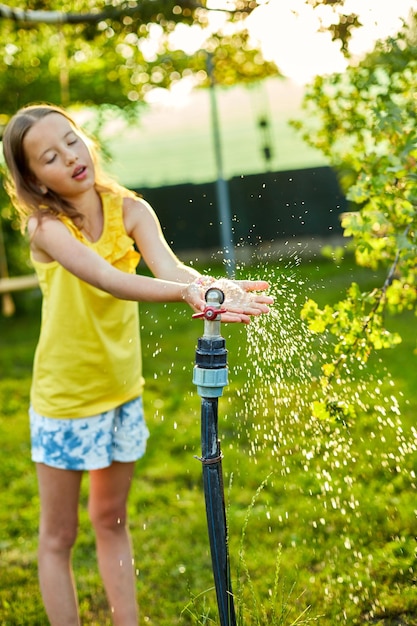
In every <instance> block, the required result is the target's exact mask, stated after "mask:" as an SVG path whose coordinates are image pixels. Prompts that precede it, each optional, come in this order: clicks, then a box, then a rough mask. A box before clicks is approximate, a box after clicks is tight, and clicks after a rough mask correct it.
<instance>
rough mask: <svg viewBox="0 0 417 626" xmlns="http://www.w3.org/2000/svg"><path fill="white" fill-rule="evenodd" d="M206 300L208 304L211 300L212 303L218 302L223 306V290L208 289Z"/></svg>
mask: <svg viewBox="0 0 417 626" xmlns="http://www.w3.org/2000/svg"><path fill="white" fill-rule="evenodd" d="M205 298H206V302H208V301H209V300H211V302H218V303H219V304H223V302H224V293H223V291H222V290H221V289H218V288H217V287H210V289H207V291H206V295H205Z"/></svg>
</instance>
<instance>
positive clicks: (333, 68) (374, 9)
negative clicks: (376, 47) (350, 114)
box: [247, 0, 417, 84]
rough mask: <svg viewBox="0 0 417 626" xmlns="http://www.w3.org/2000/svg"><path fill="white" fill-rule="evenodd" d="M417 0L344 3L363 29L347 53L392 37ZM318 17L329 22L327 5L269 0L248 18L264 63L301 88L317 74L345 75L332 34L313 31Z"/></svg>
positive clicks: (343, 63) (351, 1)
mask: <svg viewBox="0 0 417 626" xmlns="http://www.w3.org/2000/svg"><path fill="white" fill-rule="evenodd" d="M411 8H414V9H416V10H417V0H346V1H345V5H344V9H345V11H346V12H347V13H356V14H357V15H359V19H360V22H361V23H362V24H363V26H362V27H361V28H359V29H357V30H356V31H355V32H354V35H353V37H352V40H351V43H350V51H351V52H352V53H353V54H355V55H361V54H363V53H364V52H366V51H368V50H370V49H371V48H372V46H373V43H374V42H375V41H376V40H377V39H380V38H386V37H388V36H389V35H395V33H396V32H398V30H399V29H400V28H401V18H406V17H407V16H408V13H409V11H410V9H411ZM319 18H321V20H322V22H323V24H324V25H326V24H328V23H329V19H331V9H330V7H327V6H325V5H323V6H321V7H319V8H318V9H315V10H314V9H312V7H311V6H308V5H307V4H306V1H305V0H269V1H267V0H266V1H265V2H264V4H263V5H262V6H260V7H259V8H257V9H255V11H254V12H253V13H252V15H251V16H250V17H249V18H248V19H247V26H248V28H249V31H250V32H251V34H252V36H253V37H254V38H255V39H257V40H258V41H259V42H260V44H261V48H262V51H263V54H264V57H265V58H266V59H267V60H273V61H275V63H276V64H277V65H278V67H279V68H280V70H281V71H282V72H283V73H284V74H286V75H287V76H288V77H289V78H291V79H293V80H294V81H296V82H298V83H300V84H304V83H306V82H308V81H310V80H311V79H312V78H313V77H314V76H315V75H317V74H322V73H323V74H326V73H332V72H338V71H343V69H344V68H345V67H346V61H345V59H344V57H343V55H342V53H341V52H340V46H339V44H338V43H336V42H332V40H331V36H330V33H328V32H317V31H318V28H319V26H320V22H319Z"/></svg>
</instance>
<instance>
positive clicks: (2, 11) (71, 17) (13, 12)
mask: <svg viewBox="0 0 417 626" xmlns="http://www.w3.org/2000/svg"><path fill="white" fill-rule="evenodd" d="M178 4H179V5H184V6H185V7H187V8H192V9H205V10H207V11H214V10H216V11H225V12H226V13H230V14H233V13H238V12H241V11H238V10H232V9H210V8H208V7H206V6H205V5H203V4H201V3H200V2H195V1H193V0H186V1H182V2H181V0H179V2H178ZM247 4H248V6H247V8H246V9H245V12H247V13H250V12H251V11H253V9H254V8H255V7H256V6H257V2H255V3H249V2H248V3H247ZM252 5H254V6H252ZM139 7H140V3H139V2H136V3H135V4H133V5H132V4H131V3H130V4H129V5H128V6H126V7H124V8H115V7H113V8H111V9H109V10H107V11H99V12H97V13H66V12H64V11H34V10H30V9H28V10H25V9H18V8H15V7H9V6H7V5H6V4H0V19H8V20H14V21H15V22H32V23H43V24H87V23H90V24H96V23H97V22H101V21H103V20H106V19H108V18H113V19H114V18H116V17H120V16H122V15H129V14H130V13H133V12H135V11H137V10H138V8H139Z"/></svg>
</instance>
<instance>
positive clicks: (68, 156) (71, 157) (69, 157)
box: [65, 148, 78, 165]
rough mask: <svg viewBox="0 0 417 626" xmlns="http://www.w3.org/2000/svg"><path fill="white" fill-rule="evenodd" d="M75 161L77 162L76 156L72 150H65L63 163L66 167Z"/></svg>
mask: <svg viewBox="0 0 417 626" xmlns="http://www.w3.org/2000/svg"><path fill="white" fill-rule="evenodd" d="M76 161H78V155H77V154H76V153H75V152H74V150H71V149H70V148H67V149H66V151H65V162H66V163H67V165H72V164H73V163H75V162H76Z"/></svg>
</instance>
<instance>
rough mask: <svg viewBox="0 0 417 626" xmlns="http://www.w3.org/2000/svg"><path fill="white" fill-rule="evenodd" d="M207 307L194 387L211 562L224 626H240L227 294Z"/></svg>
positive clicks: (215, 293) (211, 297) (213, 292)
mask: <svg viewBox="0 0 417 626" xmlns="http://www.w3.org/2000/svg"><path fill="white" fill-rule="evenodd" d="M206 302H207V306H206V308H205V309H204V311H203V312H201V313H196V314H195V315H193V317H200V318H204V334H203V336H202V337H200V338H199V339H198V345H197V350H196V359H195V367H194V372H193V383H194V384H195V385H197V392H198V394H199V395H200V396H201V457H197V458H198V459H199V460H200V461H201V464H202V468H203V485H204V496H205V502H206V515H207V526H208V534H209V541H210V551H211V561H212V567H213V574H214V583H215V587H216V596H217V606H218V609H219V617H220V625H221V626H236V616H235V607H234V599H233V592H232V585H231V578H230V565H229V554H228V541H227V539H228V534H227V522H226V508H225V503H224V485H223V474H222V458H223V456H222V453H221V449H220V441H219V436H218V398H219V397H220V396H221V395H222V393H223V387H225V386H226V385H227V382H228V376H227V374H228V370H227V350H226V342H225V340H224V338H223V337H222V336H221V334H220V324H221V321H220V316H221V314H222V313H224V310H223V309H222V308H221V305H222V304H223V302H224V293H223V292H222V291H221V290H220V289H217V288H211V289H208V291H207V292H206Z"/></svg>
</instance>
